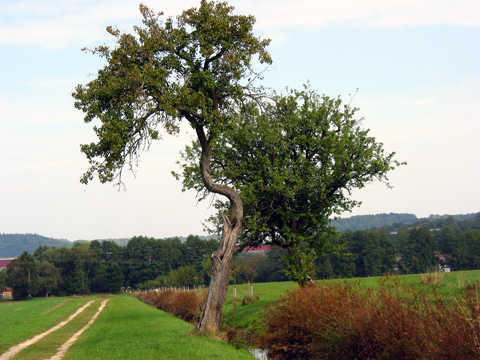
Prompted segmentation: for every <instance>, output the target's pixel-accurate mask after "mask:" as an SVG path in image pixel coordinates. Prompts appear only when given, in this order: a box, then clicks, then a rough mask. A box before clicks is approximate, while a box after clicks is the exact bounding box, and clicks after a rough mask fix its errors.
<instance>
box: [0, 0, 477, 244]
mask: <svg viewBox="0 0 480 360" xmlns="http://www.w3.org/2000/svg"><path fill="white" fill-rule="evenodd" d="M144 3H145V5H147V6H149V7H151V8H153V9H154V10H156V11H164V12H165V13H166V14H167V15H178V14H179V13H180V12H181V11H182V10H184V9H187V8H190V7H192V6H198V5H199V1H190V0H176V1H160V0H145V1H144ZM138 4H139V3H138V2H137V1H132V0H128V1H127V0H115V1H113V0H104V1H102V0H84V1H82V0H78V1H77V0H70V1H65V0H56V1H55V0H26V1H22V0H15V1H6V0H0V8H1V11H0V54H1V56H0V74H1V77H0V78H1V81H0V233H37V234H41V235H44V236H49V237H55V238H64V239H68V240H77V239H87V240H91V239H105V238H121V237H132V236H135V235H145V236H153V237H156V238H163V237H168V236H176V235H178V236H186V235H188V234H202V228H203V227H202V221H203V220H204V219H205V218H206V217H207V216H208V215H209V214H210V213H211V212H212V209H209V208H208V204H207V203H206V204H197V202H196V199H195V193H194V192H185V193H182V192H181V184H180V183H178V182H176V181H175V180H174V179H173V177H172V176H171V175H170V171H171V170H173V169H175V168H176V166H175V161H176V160H178V158H179V156H178V154H179V151H180V150H181V149H182V148H183V147H184V145H185V144H186V143H188V142H189V140H190V139H191V138H192V136H193V135H192V134H188V133H186V132H183V133H182V135H180V136H178V137H168V136H165V137H164V140H163V141H160V142H157V143H155V144H154V146H152V148H151V151H149V152H148V153H145V154H143V155H142V157H141V163H140V166H139V168H138V171H137V173H136V177H134V176H127V177H126V178H125V182H126V191H118V189H117V188H115V187H113V186H112V185H111V184H100V183H99V182H98V181H94V182H92V183H91V184H89V185H88V186H85V185H82V184H80V182H79V178H80V176H81V175H82V173H83V172H84V171H85V170H86V169H87V167H88V162H87V160H86V158H85V157H84V155H83V154H81V153H80V149H79V145H80V144H81V143H87V142H90V141H93V140H95V138H94V134H93V131H92V128H91V125H89V124H84V123H83V116H82V113H81V112H79V111H78V110H76V109H75V108H74V106H73V102H74V101H73V98H72V97H71V92H72V91H73V90H74V88H75V86H76V85H77V84H79V83H82V84H85V83H87V82H88V81H90V80H92V79H93V76H94V75H92V74H95V73H96V71H97V70H98V69H99V68H100V67H101V66H102V65H103V63H102V61H101V59H99V58H97V57H96V56H94V55H91V54H87V53H84V52H82V51H81V48H83V47H85V46H86V47H91V48H92V47H94V46H96V45H101V44H111V41H112V37H111V36H110V35H109V34H108V33H107V32H106V31H105V28H106V26H108V25H113V26H117V27H118V28H120V29H121V30H124V31H127V32H130V31H131V30H132V26H133V25H135V24H136V25H139V24H140V23H141V16H140V12H139V11H138ZM230 4H231V5H234V6H235V7H236V12H237V13H241V14H252V15H254V16H255V17H256V19H257V24H256V27H255V32H256V33H257V34H258V35H259V36H262V37H267V38H271V39H272V43H271V46H270V52H271V54H272V57H273V61H274V62H273V65H272V66H270V67H269V68H268V71H267V72H266V75H265V79H264V81H263V84H264V85H265V86H267V87H272V88H275V89H277V90H282V89H284V88H285V87H290V88H299V87H301V86H302V84H304V83H306V82H307V81H310V83H311V86H312V87H313V88H314V89H317V90H318V91H319V92H321V93H325V94H326V95H329V96H337V95H340V96H342V97H343V98H344V99H346V100H347V101H350V94H355V93H356V95H355V96H354V98H353V101H352V104H353V105H354V106H356V107H359V108H360V109H361V111H360V116H363V117H364V118H365V120H364V122H363V124H364V126H365V127H367V128H370V129H371V134H373V135H374V136H375V137H376V138H377V140H379V141H381V142H383V143H384V144H385V149H386V150H387V151H388V152H391V151H396V152H397V159H398V160H401V161H407V162H408V166H403V167H401V168H399V169H397V170H395V171H394V172H392V173H391V175H390V176H389V177H390V180H391V184H392V185H393V186H394V188H393V189H387V188H386V187H385V186H384V185H383V184H373V185H370V186H368V187H367V188H365V189H363V190H361V191H356V192H354V194H353V197H354V198H356V199H359V200H362V201H363V205H362V206H361V207H360V208H358V209H356V210H355V211H354V212H353V213H352V214H350V213H348V214H345V215H344V217H348V216H351V215H361V214H376V213H389V212H397V213H413V214H415V215H417V216H418V217H426V216H428V215H430V214H460V213H472V212H478V211H480V186H479V185H480V181H479V179H480V161H479V155H480V151H479V150H480V145H479V142H480V2H478V0H455V1H454V0H443V1H441V0H390V1H384V0H362V1H359V0H336V1H326V0H322V1H319V0H310V1H309V0H296V1H292V0H289V1H285V0H271V1H270V0H255V1H251V0H237V1H230ZM357 89H358V91H357Z"/></svg>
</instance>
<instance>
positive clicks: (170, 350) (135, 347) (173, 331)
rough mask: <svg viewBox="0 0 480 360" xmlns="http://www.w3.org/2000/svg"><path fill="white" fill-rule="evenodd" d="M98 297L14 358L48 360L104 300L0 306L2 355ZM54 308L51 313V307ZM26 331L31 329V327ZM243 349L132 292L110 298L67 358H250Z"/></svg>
mask: <svg viewBox="0 0 480 360" xmlns="http://www.w3.org/2000/svg"><path fill="white" fill-rule="evenodd" d="M91 300H94V302H93V304H92V305H90V306H88V307H87V308H86V309H85V310H84V311H83V312H82V313H80V314H79V315H78V316H77V317H75V318H74V319H73V320H72V321H71V322H69V323H68V324H67V325H65V326H63V327H62V328H61V329H59V330H57V331H55V332H52V333H51V334H49V335H48V336H46V337H44V338H43V339H41V340H40V341H38V342H37V343H35V344H33V345H31V346H29V347H27V348H26V349H24V350H22V351H21V352H19V353H18V354H17V355H15V356H14V357H13V358H12V359H24V360H26V359H45V358H49V357H51V356H53V355H55V354H56V352H57V349H58V348H59V347H60V346H61V345H62V344H63V343H65V342H66V341H67V340H68V339H69V338H70V337H71V336H72V335H73V334H75V333H76V332H77V331H79V330H80V329H81V328H83V327H84V326H85V325H86V324H87V322H88V321H89V320H90V319H91V317H92V316H93V314H94V313H95V312H96V311H97V310H98V307H99V305H100V302H101V300H103V298H97V297H88V298H49V299H43V298H38V299H31V300H27V301H22V302H13V303H6V304H2V305H0V318H1V319H2V323H4V321H3V320H4V319H5V320H6V323H8V325H7V326H4V327H3V328H2V330H1V332H0V339H1V346H2V347H1V351H0V358H1V357H2V356H1V354H3V353H4V352H5V351H7V350H8V349H9V348H10V347H12V346H13V345H16V344H18V343H21V342H23V341H25V340H27V339H30V338H31V337H33V336H34V335H36V334H39V333H41V332H43V331H46V330H48V329H49V328H50V327H52V326H54V325H56V324H58V323H59V322H60V321H63V320H65V319H67V318H68V317H69V316H70V315H71V314H73V313H74V312H75V311H76V309H77V308H79V307H81V306H82V305H84V304H85V303H86V302H87V301H91ZM49 310H50V311H49ZM27 330H28V331H27ZM252 358H253V356H252V355H250V354H249V353H248V352H247V351H245V350H238V349H235V348H234V347H233V346H231V345H228V344H227V343H225V342H223V341H220V340H215V339H211V338H208V337H205V336H196V335H193V325H191V324H188V323H186V322H184V321H182V320H179V319H177V318H175V317H174V316H172V315H170V314H166V313H164V312H162V311H158V310H157V309H155V308H152V307H150V306H148V305H145V304H143V303H141V302H140V301H138V300H137V299H135V298H133V297H130V296H128V295H119V296H116V297H112V298H110V299H109V301H108V303H107V306H106V307H105V309H104V310H103V312H102V313H101V314H100V315H99V317H98V318H97V320H96V321H95V323H94V324H93V325H92V326H91V327H90V328H89V329H87V330H86V331H85V332H84V333H83V334H82V336H80V338H79V339H78V340H77V342H75V343H74V345H73V346H72V347H71V348H70V349H69V351H68V352H67V354H66V356H65V357H64V359H240V360H241V359H252Z"/></svg>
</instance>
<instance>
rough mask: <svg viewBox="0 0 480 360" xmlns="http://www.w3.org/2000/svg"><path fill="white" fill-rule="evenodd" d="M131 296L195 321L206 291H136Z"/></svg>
mask: <svg viewBox="0 0 480 360" xmlns="http://www.w3.org/2000/svg"><path fill="white" fill-rule="evenodd" d="M133 296H135V297H136V298H137V299H139V300H141V301H143V302H144V303H146V304H148V305H150V306H155V307H156V308H157V309H160V310H162V311H165V312H168V313H170V314H172V315H175V316H176V317H179V318H181V319H183V320H185V321H188V322H195V320H196V319H197V317H198V315H199V314H200V310H201V306H202V305H203V303H204V302H205V297H206V293H205V292H194V291H173V290H165V291H147V292H136V293H134V294H133Z"/></svg>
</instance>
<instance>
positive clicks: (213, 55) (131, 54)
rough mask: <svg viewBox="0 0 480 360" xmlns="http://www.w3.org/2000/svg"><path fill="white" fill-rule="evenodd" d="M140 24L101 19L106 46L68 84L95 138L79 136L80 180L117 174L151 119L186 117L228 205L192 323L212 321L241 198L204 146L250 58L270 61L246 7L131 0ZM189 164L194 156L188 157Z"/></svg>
mask: <svg viewBox="0 0 480 360" xmlns="http://www.w3.org/2000/svg"><path fill="white" fill-rule="evenodd" d="M140 11H141V13H142V15H143V25H144V26H143V27H135V28H134V30H135V34H127V33H122V32H121V31H120V30H117V29H114V28H112V27H108V28H107V30H108V32H109V33H110V34H112V35H113V36H114V37H115V38H116V46H115V48H114V49H110V48H109V47H107V46H98V47H96V48H95V49H94V50H93V51H92V52H93V53H95V54H98V55H100V56H101V57H103V58H105V60H106V62H107V64H106V65H105V66H104V68H103V69H101V70H99V71H98V74H97V77H96V79H94V80H92V81H91V82H89V83H88V84H87V85H78V86H77V88H76V90H75V92H74V93H73V96H74V97H75V99H76V100H77V101H76V103H75V106H76V107H77V108H78V109H80V110H82V111H84V112H85V113H86V115H85V121H86V122H91V121H92V120H94V119H99V120H100V122H101V125H100V126H95V127H94V131H95V133H96V135H97V136H98V142H96V143H91V144H86V145H82V147H81V150H82V151H83V152H84V153H85V155H86V156H87V158H88V159H89V162H90V165H91V166H90V168H89V169H88V170H87V172H86V173H85V174H84V176H83V177H82V179H81V181H82V182H84V183H88V182H89V181H90V180H92V179H93V177H94V176H95V175H97V176H98V178H99V180H100V181H101V182H110V181H114V180H116V181H118V182H119V183H121V181H122V171H123V170H124V168H125V167H126V168H127V169H128V168H130V169H132V168H134V167H135V166H136V165H137V159H138V156H139V153H140V152H141V151H142V150H148V148H149V146H150V145H151V143H152V141H154V140H157V139H160V138H161V135H160V133H159V131H158V127H163V128H164V130H165V132H166V133H167V134H174V133H177V132H178V131H179V122H180V121H182V120H186V121H187V122H188V123H189V124H190V125H191V126H192V128H193V129H194V130H195V132H196V134H197V137H198V140H199V143H200V145H201V155H200V158H199V159H197V161H199V164H200V166H199V168H200V171H201V177H202V182H203V186H205V188H206V189H208V191H210V192H212V193H216V194H220V195H222V196H224V197H226V198H227V199H228V203H229V205H230V212H229V213H228V215H225V214H224V215H222V216H223V220H224V229H223V235H222V238H221V241H220V245H219V248H218V250H217V251H216V252H215V253H214V254H213V271H212V279H211V283H210V290H209V293H208V296H207V300H206V303H205V306H204V307H203V310H202V313H201V316H200V321H199V324H198V326H197V329H198V330H203V329H210V330H216V329H217V328H218V324H219V321H220V317H221V313H222V308H223V303H224V301H225V296H226V292H227V287H228V279H229V268H230V263H231V259H232V254H233V250H234V246H235V243H236V242H237V239H238V236H239V233H240V230H241V228H242V222H243V205H242V201H241V198H240V196H239V194H238V192H237V191H235V189H234V188H232V187H231V186H228V185H226V184H220V183H218V182H216V181H215V179H214V178H213V177H212V174H211V164H210V158H211V152H212V148H213V147H214V144H215V142H216V139H217V137H218V136H219V135H220V134H221V133H222V132H223V131H224V130H225V129H227V128H229V127H231V126H232V125H231V124H232V123H235V122H236V117H235V116H234V115H233V110H234V109H235V107H236V106H237V105H236V104H239V103H241V102H242V101H244V100H245V99H246V98H248V97H254V96H255V92H256V89H254V88H253V86H252V83H251V81H250V80H251V79H253V78H255V77H256V74H255V73H254V71H253V67H252V60H253V58H254V56H258V58H259V60H260V62H261V63H271V58H270V55H269V54H268V52H267V51H266V46H267V45H268V43H269V40H261V39H259V38H257V37H255V36H254V35H253V31H252V29H253V24H254V23H255V19H254V17H253V16H242V15H234V14H233V7H230V6H228V5H227V4H226V3H216V2H207V1H205V0H202V1H201V4H200V7H199V8H198V9H197V8H191V9H189V10H186V11H184V12H183V13H182V14H181V15H180V16H178V17H177V18H176V19H173V18H167V19H165V21H162V20H161V19H162V15H163V14H162V13H158V14H156V13H154V12H153V11H151V10H150V9H148V8H147V7H146V6H144V5H140ZM197 166H198V162H197Z"/></svg>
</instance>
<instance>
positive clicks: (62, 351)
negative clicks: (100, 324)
mask: <svg viewBox="0 0 480 360" xmlns="http://www.w3.org/2000/svg"><path fill="white" fill-rule="evenodd" d="M107 302H108V299H107V300H103V301H102V304H101V305H100V307H99V308H98V311H97V312H96V313H95V315H93V316H92V318H91V319H90V321H89V322H88V323H87V325H85V326H84V327H83V328H82V329H80V330H79V331H77V332H76V333H75V334H73V336H72V337H71V338H70V339H68V341H67V342H66V343H64V344H63V345H62V346H61V347H60V348H59V349H58V352H57V353H56V354H55V355H54V356H52V357H51V358H50V359H48V360H61V359H62V358H63V357H64V356H65V354H66V353H67V351H68V349H69V348H70V346H72V345H73V344H74V343H75V341H77V339H78V338H79V337H80V335H82V334H83V332H84V331H85V330H87V329H88V328H89V327H90V326H92V324H93V323H94V322H95V320H96V319H97V317H98V315H100V313H101V312H102V311H103V309H104V308H105V306H106V305H107ZM0 360H1V359H0Z"/></svg>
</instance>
